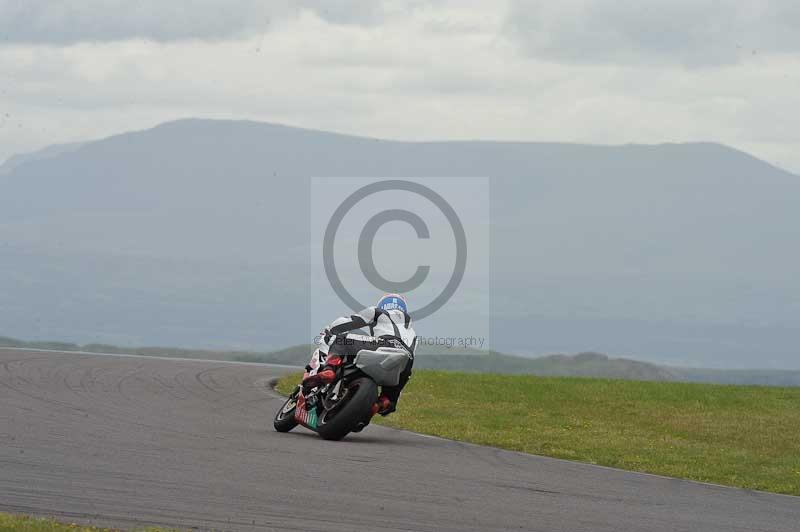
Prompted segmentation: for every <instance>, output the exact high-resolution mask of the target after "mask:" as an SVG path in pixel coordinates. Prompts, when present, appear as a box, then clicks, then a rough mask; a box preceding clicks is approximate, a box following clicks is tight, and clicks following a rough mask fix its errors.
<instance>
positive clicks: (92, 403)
mask: <svg viewBox="0 0 800 532" xmlns="http://www.w3.org/2000/svg"><path fill="white" fill-rule="evenodd" d="M286 371H288V370H287V369H286V368H279V367H270V366H260V365H247V364H230V363H224V362H209V361H194V360H174V359H169V360H165V359H157V358H141V357H112V356H92V355H80V354H68V353H52V352H26V351H16V350H2V349H0V511H9V512H20V513H33V514H41V515H52V516H56V517H59V518H62V519H69V520H78V521H82V522H90V523H94V524H101V525H114V526H119V527H138V526H143V525H149V524H156V525H166V526H171V527H181V528H189V527H192V528H199V529H217V530H219V529H222V530H256V529H258V530H320V531H356V530H358V531H380V530H393V531H394V530H426V531H454V532H463V531H488V530H540V531H555V530H560V531H567V532H579V531H589V532H602V531H614V532H620V531H662V530H669V531H687V532H688V531H691V532H698V531H720V532H736V531H744V530H785V531H797V530H799V529H800V498H797V497H786V496H780V495H770V494H766V493H759V492H751V491H746V490H737V489H731V488H723V487H718V486H712V485H704V484H698V483H692V482H686V481H680V480H674V479H668V478H662V477H657V476H652V475H642V474H636V473H628V472H623V471H617V470H613V469H608V468H602V467H596V466H591V465H585V464H578V463H572V462H566V461H562V460H555V459H550V458H542V457H537V456H528V455H523V454H519V453H513V452H506V451H500V450H496V449H491V448H486V447H479V446H474V445H468V444H461V443H456V442H450V441H445V440H441V439H437V438H430V437H425V436H420V435H416V434H412V433H408V432H403V431H396V430H391V429H386V428H381V427H369V428H368V429H366V430H365V431H364V432H363V433H361V434H357V435H352V436H351V437H349V438H348V439H346V440H345V441H342V442H326V441H323V440H321V439H319V438H318V437H317V436H316V435H314V434H312V433H310V432H308V431H306V430H304V429H302V428H297V429H295V430H294V431H293V432H291V433H289V434H278V433H276V432H274V431H273V429H272V419H271V418H272V415H273V413H274V412H275V410H276V409H277V408H278V407H279V406H280V404H281V400H280V399H279V398H277V397H276V396H275V395H274V392H272V391H271V390H270V389H269V387H268V382H269V380H270V379H271V378H273V377H275V376H277V375H280V374H282V373H284V372H286ZM455 414H456V413H455V412H451V413H449V414H448V415H455Z"/></svg>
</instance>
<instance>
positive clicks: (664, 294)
mask: <svg viewBox="0 0 800 532" xmlns="http://www.w3.org/2000/svg"><path fill="white" fill-rule="evenodd" d="M12 163H13V164H10V165H8V164H7V165H4V167H3V170H2V171H0V190H2V194H0V323H2V325H3V329H4V330H6V331H9V332H11V333H13V334H15V335H19V336H25V337H30V338H50V337H58V338H65V339H67V340H69V341H76V342H86V341H90V340H92V341H93V340H95V339H98V340H99V341H101V342H104V343H114V344H128V345H130V344H143V343H145V342H147V343H150V342H158V343H160V344H163V345H176V344H177V345H189V346H202V347H212V348H225V349H244V348H247V349H254V348H257V349H266V348H274V347H277V346H281V345H288V344H293V343H297V342H301V341H304V340H305V339H306V338H305V336H306V335H307V328H308V323H307V320H306V319H305V318H304V316H306V315H307V310H308V309H307V305H308V301H309V294H308V261H309V258H308V257H309V253H308V248H307V244H308V234H309V223H308V217H307V211H308V196H309V177H310V176H380V177H408V176H464V177H468V176H488V177H490V178H491V180H492V190H491V197H490V200H489V201H490V207H491V213H492V224H491V239H492V254H491V258H490V259H491V268H492V286H491V291H492V308H491V309H488V312H489V313H490V314H491V317H492V325H493V331H492V332H493V334H492V338H491V341H492V348H493V349H496V350H499V351H504V352H514V353H525V354H545V353H552V352H581V351H588V350H596V351H602V352H609V353H618V354H621V355H626V356H635V357H636V358H642V359H646V360H648V361H658V362H669V363H671V364H675V365H686V364H689V365H698V366H710V367H722V368H726V367H739V368H743V367H754V366H758V367H768V368H777V367H786V368H800V357H798V356H797V355H798V349H797V347H796V345H797V343H796V338H797V337H798V333H800V325H798V324H800V319H798V318H800V280H798V278H797V275H796V272H797V271H800V247H799V246H797V245H796V242H797V237H798V234H797V231H798V229H797V228H798V227H800V212H799V211H798V210H797V208H796V205H797V200H798V198H800V181H798V178H797V176H794V175H792V174H789V173H787V172H784V171H782V170H780V169H777V168H775V167H772V166H770V165H768V164H766V163H764V162H762V161H759V160H758V159H755V158H753V157H751V156H749V155H747V154H744V153H742V152H739V151H736V150H733V149H730V148H727V147H725V146H721V145H717V144H707V143H699V144H665V145H658V146H640V145H627V146H585V145H574V144H551V143H522V142H516V143H515V142H480V141H475V142H420V143H410V142H395V141H386V140H376V139H369V138H359V137H351V136H346V135H338V134H332V133H325V132H319V131H310V130H303V129H297V128H290V127H285V126H277V125H272V124H263V123H253V122H234V121H209V120H182V121H178V122H171V123H167V124H164V125H161V126H158V127H156V128H153V129H150V130H147V131H140V132H133V133H126V134H123V135H117V136H114V137H110V138H107V139H103V140H99V141H94V142H87V143H84V144H82V145H80V146H78V147H76V148H75V149H68V150H66V151H60V152H59V151H58V150H55V152H53V153H49V154H48V155H47V156H46V157H32V158H28V159H27V160H23V161H20V160H15V161H12ZM332 312H338V311H332ZM287 316H292V317H293V319H289V320H287V319H286V317H287ZM332 317H333V316H332ZM321 325H322V324H320V326H321ZM428 333H429V334H437V332H436V331H428Z"/></svg>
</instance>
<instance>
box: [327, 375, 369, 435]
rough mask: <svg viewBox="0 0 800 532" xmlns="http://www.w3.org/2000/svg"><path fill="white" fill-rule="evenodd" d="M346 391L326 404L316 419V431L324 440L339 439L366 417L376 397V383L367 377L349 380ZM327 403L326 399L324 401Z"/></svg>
mask: <svg viewBox="0 0 800 532" xmlns="http://www.w3.org/2000/svg"><path fill="white" fill-rule="evenodd" d="M346 390H347V392H346V393H344V394H342V396H341V398H340V399H339V400H338V401H336V402H335V403H333V404H327V405H326V408H325V409H324V410H323V412H322V414H321V415H320V416H319V421H317V433H319V435H320V436H322V437H323V438H324V439H326V440H341V439H342V438H344V437H345V436H347V435H348V434H349V433H350V432H351V431H352V430H353V429H355V428H356V426H357V425H358V423H359V422H360V421H363V420H364V419H368V417H369V414H370V410H371V409H372V405H373V404H375V401H376V400H377V398H378V385H377V384H375V381H373V380H372V379H370V378H368V377H361V378H359V379H355V380H354V381H352V382H350V383H349V384H348V385H347V388H346ZM326 403H327V401H326Z"/></svg>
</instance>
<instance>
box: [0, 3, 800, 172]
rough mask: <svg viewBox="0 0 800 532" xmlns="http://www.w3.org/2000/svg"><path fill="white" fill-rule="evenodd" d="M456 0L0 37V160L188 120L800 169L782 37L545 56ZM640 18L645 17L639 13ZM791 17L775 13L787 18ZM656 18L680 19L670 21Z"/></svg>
mask: <svg viewBox="0 0 800 532" xmlns="http://www.w3.org/2000/svg"><path fill="white" fill-rule="evenodd" d="M112 1H113V0H109V2H112ZM131 1H132V0H131ZM469 1H470V2H472V3H470V4H469V6H468V7H465V6H466V3H467V0H457V1H447V0H443V1H441V2H436V3H430V4H428V3H426V4H425V5H418V4H415V3H404V4H402V8H401V7H396V6H397V5H398V4H395V3H386V4H379V5H376V6H375V7H374V10H373V11H369V10H362V9H360V7H361V4H360V3H359V2H355V1H345V2H339V3H336V4H335V5H334V4H330V5H333V6H334V8H331V9H334V10H333V11H326V9H328V8H327V7H326V8H325V9H322V8H320V6H321V5H323V4H322V3H321V2H320V3H319V4H313V5H312V3H311V2H308V1H307V2H306V3H305V4H304V5H306V6H309V7H305V8H303V9H299V10H296V11H293V9H295V8H294V7H293V6H289V7H288V8H287V9H288V11H281V10H280V9H279V8H280V7H281V6H280V5H278V4H276V3H270V4H269V6H270V10H272V11H270V13H271V15H270V16H274V17H275V19H274V23H270V24H269V25H268V26H259V25H258V24H261V23H260V22H259V23H258V24H256V23H255V22H252V21H251V20H250V19H246V20H245V19H244V18H242V17H239V16H238V15H237V16H234V15H233V14H231V15H230V17H229V18H228V19H226V20H228V22H224V23H223V21H217V22H216V24H218V26H216V27H217V29H216V30H213V31H212V30H205V31H203V32H200V31H199V30H198V31H196V32H195V36H194V37H188V36H184V37H181V38H178V37H177V36H178V35H179V30H172V29H168V28H171V27H172V26H171V25H172V24H175V25H178V26H179V25H180V24H178V19H179V18H180V17H177V15H175V16H172V15H170V16H167V14H168V12H169V10H166V11H164V10H161V11H160V16H161V17H162V18H164V19H165V20H164V21H162V22H161V23H162V24H163V25H164V26H163V27H164V28H165V29H164V30H163V33H164V34H165V35H167V34H168V35H169V38H167V37H164V39H166V40H157V39H155V38H153V37H150V38H148V39H145V40H144V41H143V40H142V39H133V38H130V35H133V34H134V33H131V31H130V29H129V28H130V27H131V26H130V25H131V24H133V22H132V21H133V20H135V18H134V19H129V20H128V22H127V23H126V24H128V26H126V28H127V29H125V31H124V32H121V31H117V32H115V33H114V36H113V39H114V40H112V41H111V42H105V43H98V42H79V43H71V42H69V43H68V44H64V45H62V44H59V43H51V44H50V45H42V44H41V43H38V42H37V43H36V45H29V44H26V43H16V44H6V45H5V46H2V45H0V72H2V74H3V75H2V76H0V160H2V159H4V158H5V157H8V156H10V155H11V154H12V153H15V152H24V151H30V150H33V149H36V148H39V147H42V146H45V145H48V144H53V143H58V142H70V141H81V140H86V139H91V138H98V137H102V136H105V135H108V134H113V133H116V132H121V131H129V130H132V129H141V128H145V127H150V126H153V125H156V124H157V123H159V122H163V121H166V120H171V119H174V118H182V117H192V116H195V117H209V118H236V119H252V120H263V121H268V122H280V123H286V124H292V125H298V126H304V127H310V128H315V129H325V130H332V131H340V132H345V133H354V134H361V135H369V136H378V137H386V138H400V139H409V140H412V139H414V140H423V139H437V138H438V139H477V138H484V139H497V140H529V141H565V142H587V143H599V144H624V143H628V142H640V143H659V142H683V141H717V142H722V143H725V144H729V145H732V146H735V147H737V148H741V149H744V150H747V151H750V152H751V153H753V154H755V155H757V156H759V157H763V158H765V159H767V160H768V161H770V162H773V163H776V164H778V165H781V166H784V167H789V168H790V169H792V170H793V171H795V172H798V171H800V150H798V146H800V114H798V113H794V112H792V110H793V109H797V108H798V107H800V91H799V90H798V89H797V88H798V86H800V85H798V84H800V54H797V53H795V54H792V53H787V52H790V51H791V50H792V48H791V42H785V41H783V40H782V39H783V38H782V37H781V38H778V37H777V36H778V35H780V31H778V30H774V31H773V32H772V33H775V35H776V37H775V40H774V41H773V42H774V43H775V44H774V45H771V46H770V47H765V46H760V47H759V48H758V53H757V54H756V55H752V54H751V53H750V50H747V53H742V56H741V57H739V58H738V62H730V61H728V63H727V64H724V65H717V66H714V67H713V68H712V67H706V68H686V67H685V65H686V56H687V55H688V54H691V53H694V52H693V50H695V49H697V45H696V44H693V45H691V46H689V45H683V44H681V43H680V42H671V41H670V42H669V44H665V43H666V41H664V42H661V41H659V43H658V44H657V43H649V42H648V43H647V47H644V45H643V44H642V45H637V46H639V48H636V49H635V50H633V51H631V50H628V51H627V52H625V53H628V54H629V55H628V56H624V55H622V52H619V53H617V52H614V53H612V51H613V50H617V49H624V48H625V46H624V45H622V44H619V43H618V42H617V41H614V40H610V41H608V42H610V43H612V44H614V46H611V45H610V44H607V45H606V46H605V48H603V47H602V46H600V45H599V44H598V45H597V47H598V48H600V50H597V51H594V52H593V53H595V54H596V55H595V56H594V57H593V59H592V60H591V61H590V60H588V59H586V58H585V57H577V58H575V57H574V56H575V54H577V53H578V52H577V51H580V50H582V49H583V48H585V47H586V44H585V41H584V44H580V45H579V44H576V43H571V42H566V41H565V44H564V45H563V49H558V50H551V52H550V53H548V54H543V53H542V52H536V51H535V49H531V48H528V47H527V46H528V45H527V44H525V46H520V43H521V42H522V43H527V42H528V41H521V39H522V37H521V36H520V35H518V34H517V33H515V32H516V31H520V30H514V32H509V24H510V22H509V18H508V17H509V15H510V14H512V13H514V12H515V11H514V9H519V6H515V7H513V9H512V10H511V11H506V10H505V9H503V7H502V4H501V5H500V6H499V7H498V4H494V3H489V2H480V1H474V2H473V1H472V0H469ZM698 1H702V0H698ZM1 2H2V0H0V3H1ZM66 3H68V2H66ZM19 4H20V5H25V4H24V3H23V2H19ZM169 4H170V5H172V3H169ZM234 4H235V5H237V6H238V5H239V4H238V3H236V2H234V3H233V4H228V6H233V5H234ZM245 4H247V5H250V4H249V3H242V4H241V5H245ZM590 4H591V5H595V4H596V3H591V2H589V3H587V6H589V7H587V9H588V10H589V11H588V13H589V14H590V15H591V18H593V19H598V20H599V19H602V20H620V17H622V15H625V17H629V19H625V20H627V21H628V22H626V24H629V25H630V26H631V27H634V26H635V17H636V16H638V15H636V12H635V11H631V12H629V13H627V14H626V13H620V10H618V9H616V8H615V7H614V6H611V7H608V8H607V10H606V12H604V14H602V17H601V15H600V14H597V11H592V9H595V10H596V9H599V8H597V7H594V8H592V7H591V5H590ZM121 5H122V4H120V6H121ZM193 5H194V6H198V7H197V9H199V10H202V9H203V6H206V4H205V3H203V2H195V3H193ZM208 5H210V4H208ZM253 5H255V3H253ZM324 5H325V6H328V5H329V4H328V3H325V4H324ZM681 5H684V6H688V4H685V3H684V4H681ZM703 5H705V4H703ZM259 6H260V3H259ZM665 6H667V7H668V5H667V4H665ZM284 7H285V6H284ZM689 8H691V9H694V8H692V7H691V6H689ZM689 8H687V9H689ZM120 9H123V7H120ZM170 9H172V8H170ZM205 9H211V8H205ZM229 9H230V10H231V11H233V8H232V7H229ZM254 9H256V8H254ZM542 9H544V10H545V11H547V10H551V12H552V13H559V12H560V13H564V11H557V10H556V11H552V10H555V9H556V8H555V7H551V6H545V7H544V8H542ZM559 9H561V8H559ZM664 9H666V7H664ZM676 9H677V8H676ZM56 12H61V11H60V10H56V11H52V12H49V13H50V16H53V13H56ZM259 13H262V12H261V11H259ZM592 13H594V14H592ZM661 13H662V14H663V13H664V11H663V10H662V11H661ZM577 15H580V13H578V12H576V16H577ZM521 16H522V15H520V17H521ZM527 16H530V13H528V15H527ZM586 16H589V15H586ZM650 16H651V15H642V17H643V18H642V19H641V20H642V24H643V25H648V24H651V22H648V21H649V20H650V18H648V17H650ZM170 17H171V18H170ZM603 17H605V18H603ZM676 17H677V15H676V16H675V17H673V18H674V19H675V20H683V18H685V17H686V15H682V17H683V18H681V17H677V18H676ZM144 18H145V17H144V15H142V20H144ZM153 18H155V17H153ZM212 18H213V17H212ZM623 18H624V17H623ZM690 18H691V17H690ZM62 19H63V17H62ZM167 19H170V20H171V22H169V24H167ZM231 20H238V21H239V22H237V23H233V22H231ZM542 20H544V19H542ZM565 20H571V19H570V18H569V17H567V18H566V19H565ZM791 20H796V19H792V18H791V17H790V15H789V14H788V12H787V15H786V18H785V23H786V24H789V25H790V21H791ZM539 22H541V20H540V21H539ZM520 23H521V22H520ZM3 24H5V25H7V24H8V23H7V21H6V20H5V19H4V18H3V17H0V25H3ZM120 24H122V23H120ZM248 24H249V25H248ZM574 24H576V25H577V27H580V25H581V24H584V22H583V21H582V20H575V21H574ZM621 24H622V23H621V22H619V23H618V25H621ZM664 24H666V22H665V23H664ZM775 24H777V23H775ZM607 26H609V25H607ZM263 27H268V28H269V31H263V29H260V28H263ZM523 27H525V28H529V26H527V25H523ZM553 27H554V30H553V31H556V33H558V32H562V33H563V32H565V31H567V30H566V29H565V28H564V27H563V24H560V25H556V26H553ZM609 27H610V26H609ZM620 27H624V25H622V26H620ZM671 27H672V28H674V31H675V32H679V31H687V32H689V29H688V28H684V27H683V24H682V23H678V22H675V23H674V24H673V25H672V26H671ZM248 28H249V29H248ZM87 31H88V30H87ZM98 31H99V30H98ZM142 31H144V30H142ZM148 31H151V34H152V33H153V32H152V28H151V30H148ZM570 31H573V32H574V31H577V30H574V29H573V30H570ZM692 31H705V30H702V29H701V28H699V29H696V30H692ZM750 31H751V33H752V34H755V33H758V32H761V33H765V34H766V33H770V32H769V31H767V30H758V31H757V29H751V30H750ZM225 32H229V33H230V35H231V37H223V35H225ZM94 33H95V34H97V33H98V32H97V31H95V32H94ZM201 33H202V34H203V35H204V37H202V38H200V37H198V36H197V35H200V34H201ZM689 33H691V32H689ZM578 34H579V35H580V32H578ZM211 35H215V37H210V36H211ZM626 35H627V34H626ZM123 36H126V37H124V38H123ZM63 38H65V37H62V39H63ZM81 38H82V39H83V38H85V35H84V36H83V37H81ZM109 38H111V37H109ZM528 38H529V36H525V39H528ZM548 38H549V39H551V41H548V42H556V40H557V39H565V37H564V35H555V34H549V37H548ZM584 38H585V36H584ZM626 38H627V37H626ZM630 39H633V37H630ZM567 41H568V40H567ZM625 42H627V41H625ZM746 43H747V40H746V39H743V41H742V46H743V47H744V46H745V45H746ZM781 43H783V44H781ZM779 44H780V46H779ZM570 47H571V48H570ZM615 47H616V48H615ZM576 50H577V51H576ZM669 50H673V51H674V50H678V51H674V52H670V51H669ZM671 53H674V54H675V55H676V57H671V55H670V54H671ZM553 54H555V56H558V57H564V59H554V55H553ZM734 59H736V58H734ZM708 63H710V61H708V60H707V61H706V64H708ZM695 64H696V65H697V64H699V63H695ZM6 114H8V116H6Z"/></svg>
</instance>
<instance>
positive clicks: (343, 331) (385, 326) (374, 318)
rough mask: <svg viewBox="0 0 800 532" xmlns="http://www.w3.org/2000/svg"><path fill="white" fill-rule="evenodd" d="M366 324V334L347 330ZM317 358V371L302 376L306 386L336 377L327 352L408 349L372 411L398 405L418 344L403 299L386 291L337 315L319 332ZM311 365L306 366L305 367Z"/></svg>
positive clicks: (390, 409) (384, 412)
mask: <svg viewBox="0 0 800 532" xmlns="http://www.w3.org/2000/svg"><path fill="white" fill-rule="evenodd" d="M362 327H368V328H369V336H365V335H363V334H355V333H351V332H350V331H354V330H357V329H361V328H362ZM320 336H321V340H322V341H321V342H320V347H319V351H320V358H321V359H323V361H322V364H321V367H320V368H319V371H317V372H316V374H314V375H309V376H308V377H307V378H306V379H304V380H303V386H304V387H305V388H313V387H314V386H319V385H320V384H327V383H329V382H332V381H333V380H334V379H335V378H336V373H335V372H334V371H333V370H332V369H330V368H326V367H325V362H324V359H327V357H328V355H329V354H335V355H339V356H347V355H355V354H356V353H358V352H359V351H361V350H363V349H367V350H370V351H375V350H376V349H378V348H379V347H399V348H402V349H405V350H407V351H408V352H409V353H410V354H411V358H410V359H409V361H408V364H407V365H406V368H405V369H404V370H403V372H402V373H401V374H400V381H399V382H398V384H397V386H384V387H383V388H382V389H381V395H380V397H379V398H378V401H377V403H376V404H375V406H374V407H373V413H378V414H380V415H382V416H387V415H389V414H391V413H392V412H394V411H395V410H396V409H397V400H398V399H399V398H400V392H401V391H402V390H403V387H404V386H405V385H406V383H407V382H408V379H409V377H411V366H413V365H414V350H415V349H416V347H417V335H416V333H415V332H414V329H413V328H412V327H411V316H409V315H408V304H407V303H406V299H405V298H404V297H403V296H401V295H399V294H386V295H385V296H383V297H382V298H381V299H380V300H379V301H378V304H377V305H375V306H374V307H367V308H365V309H364V310H362V311H361V312H359V313H358V314H353V315H351V316H350V317H342V318H338V319H337V320H336V321H334V322H333V323H331V324H330V325H329V326H328V327H326V328H325V330H324V331H322V333H321V335H320ZM310 370H311V368H310V366H309V367H306V371H310Z"/></svg>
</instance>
